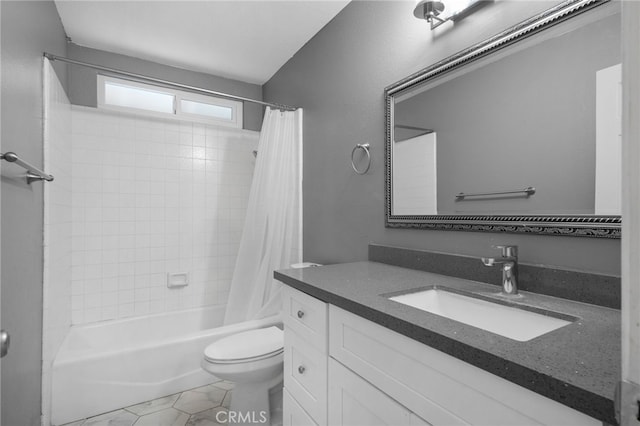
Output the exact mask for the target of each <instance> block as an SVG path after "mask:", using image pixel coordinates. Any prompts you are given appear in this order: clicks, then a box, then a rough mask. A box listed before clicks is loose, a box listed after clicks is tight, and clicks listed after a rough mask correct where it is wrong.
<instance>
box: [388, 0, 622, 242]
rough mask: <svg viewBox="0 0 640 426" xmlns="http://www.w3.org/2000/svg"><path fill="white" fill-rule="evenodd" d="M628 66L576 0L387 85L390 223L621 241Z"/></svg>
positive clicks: (592, 6)
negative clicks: (623, 76)
mask: <svg viewBox="0 0 640 426" xmlns="http://www.w3.org/2000/svg"><path fill="white" fill-rule="evenodd" d="M601 5H606V7H600V6H601ZM596 6H598V7H596ZM583 12H584V13H583ZM620 62H621V54H620V14H619V5H617V4H615V3H614V2H610V3H607V2H602V1H594V0H575V1H569V2H564V3H562V4H560V5H558V6H556V7H554V8H552V9H550V10H548V11H546V12H543V13H542V14H540V15H537V16H535V17H532V18H530V19H529V20H527V21H525V22H523V23H521V24H518V25H516V26H514V27H512V28H510V29H508V30H506V31H504V32H502V33H500V34H498V35H496V36H494V37H492V38H490V39H488V40H485V41H483V42H481V43H478V44H476V45H474V46H472V47H470V48H468V49H465V50H463V51H461V52H459V53H457V54H456V55H453V56H452V57H450V58H447V59H445V60H443V61H441V62H439V63H437V64H434V65H432V66H430V67H428V68H426V69H424V70H422V71H420V72H418V73H416V74H414V75H412V76H409V77H407V78H405V79H403V80H401V81H399V82H397V83H395V84H393V85H391V86H389V87H387V88H386V89H385V100H386V143H385V145H386V225H387V226H388V227H403V228H424V229H446V230H469V231H493V232H524V233H535V234H554V235H571V236H589V237H602V238H619V237H620V222H621V221H620V203H621V171H620V169H621V163H620V161H621V159H620V155H621V154H620V145H621V136H620V133H621V93H622V92H621V86H620Z"/></svg>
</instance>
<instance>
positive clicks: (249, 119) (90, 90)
mask: <svg viewBox="0 0 640 426" xmlns="http://www.w3.org/2000/svg"><path fill="white" fill-rule="evenodd" d="M68 50H69V58H71V59H75V60H77V61H82V62H88V63H91V64H96V65H101V66H104V67H109V68H115V69H119V70H122V71H127V72H131V73H135V74H141V75H145V76H148V77H153V78H158V79H162V80H168V81H172V82H176V83H181V84H186V85H190V86H197V87H202V88H204V89H209V90H214V91H217V92H223V93H229V94H231V95H236V96H242V97H245V98H251V99H256V100H262V88H261V87H260V86H259V85H256V84H250V83H245V82H242V81H238V80H231V79H228V78H223V77H217V76H214V75H210V74H204V73H200V72H195V71H188V70H184V69H181V68H175V67H171V66H168V65H163V64H158V63H156V62H150V61H146V60H142V59H138V58H134V57H131V56H125V55H119V54H116V53H110V52H105V51H102V50H96V49H90V48H88V47H82V46H78V45H76V44H73V43H70V44H69V47H68ZM203 54H206V53H205V52H203ZM97 74H98V71H96V70H93V69H91V68H87V67H81V66H75V65H74V66H71V67H69V91H68V94H69V98H70V99H71V103H72V104H74V105H84V106H91V107H95V106H96V103H97V85H96V84H97V83H96V75H97ZM262 115H263V108H262V107H261V106H260V105H257V104H253V103H246V102H245V103H244V123H243V127H244V128H245V129H248V130H256V131H260V127H261V126H262Z"/></svg>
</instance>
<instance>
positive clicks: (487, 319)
mask: <svg viewBox="0 0 640 426" xmlns="http://www.w3.org/2000/svg"><path fill="white" fill-rule="evenodd" d="M388 298H389V299H390V300H394V301H396V302H399V303H402V304H405V305H409V306H413V307H414V308H418V309H421V310H423V311H427V312H431V313H432V314H436V315H440V316H443V317H446V318H449V319H452V320H455V321H459V322H462V323H464V324H468V325H471V326H473V327H478V328H481V329H483V330H486V331H490V332H492V333H496V334H499V335H501V336H504V337H508V338H510V339H513V340H518V341H520V342H526V341H528V340H531V339H533V338H535V337H538V336H541V335H543V334H546V333H548V332H550V331H553V330H556V329H558V328H560V327H564V326H565V325H568V324H571V322H572V321H569V320H566V319H562V318H557V317H555V316H550V315H554V314H555V315H558V316H563V317H565V318H573V317H570V316H568V315H562V314H557V313H553V312H546V311H544V310H541V313H536V312H531V311H529V310H525V309H522V308H519V307H513V306H508V305H503V304H500V303H496V302H492V301H489V300H484V299H479V298H477V297H474V296H473V295H470V296H466V295H463V294H458V293H457V292H452V291H448V290H444V289H443V288H439V287H438V288H431V289H428V290H420V291H416V292H413V293H408V294H402V295H398V296H391V297H388ZM575 319H576V318H573V320H574V321H575Z"/></svg>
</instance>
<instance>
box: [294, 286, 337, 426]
mask: <svg viewBox="0 0 640 426" xmlns="http://www.w3.org/2000/svg"><path fill="white" fill-rule="evenodd" d="M283 290H284V293H283V295H284V298H283V317H284V318H283V322H284V396H283V398H284V415H283V425H284V426H287V425H289V426H301V425H326V424H327V368H328V364H327V361H328V356H329V350H328V322H329V320H328V315H329V310H328V305H327V304H326V303H324V302H321V301H320V300H318V299H316V298H313V297H311V296H308V295H307V294H305V293H302V292H300V291H297V290H294V289H292V288H290V287H286V286H285V287H284V289H283Z"/></svg>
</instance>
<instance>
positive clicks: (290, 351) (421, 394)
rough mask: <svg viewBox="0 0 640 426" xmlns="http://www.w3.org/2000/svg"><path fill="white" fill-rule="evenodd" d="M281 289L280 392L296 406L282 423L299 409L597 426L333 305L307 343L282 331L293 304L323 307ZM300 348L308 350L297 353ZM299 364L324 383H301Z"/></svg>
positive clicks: (418, 421) (442, 420) (328, 420)
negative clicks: (282, 370)
mask: <svg viewBox="0 0 640 426" xmlns="http://www.w3.org/2000/svg"><path fill="white" fill-rule="evenodd" d="M287 290H288V291H287V296H286V297H285V300H286V302H285V313H286V315H285V316H286V317H287V319H285V392H288V393H289V398H290V399H292V400H293V401H290V404H289V405H292V404H293V403H296V402H297V404H298V406H295V407H293V406H292V407H288V406H287V403H285V410H284V411H285V424H296V423H287V421H290V422H292V421H293V420H290V419H293V418H294V416H295V415H298V416H299V415H300V413H298V414H296V411H295V409H302V410H303V413H306V414H308V416H309V417H310V418H311V419H313V421H314V422H315V424H318V425H323V424H329V425H492V426H499V425H505V426H506V425H509V426H511V425H552V426H557V425H566V426H569V425H576V426H589V425H593V426H596V425H598V426H600V425H602V423H601V422H600V421H599V420H596V419H593V418H591V417H589V416H586V415H585V414H583V413H580V412H578V411H576V410H573V409H571V408H569V407H567V406H565V405H562V404H560V403H558V402H556V401H553V400H551V399H548V398H545V397H543V396H541V395H539V394H537V393H535V392H533V391H530V390H528V389H525V388H523V387H521V386H518V385H515V384H513V383H511V382H509V381H507V380H505V379H502V378H500V377H498V376H495V375H493V374H491V373H488V372H486V371H484V370H482V369H480V368H477V367H475V366H473V365H471V364H468V363H466V362H463V361H461V360H459V359H457V358H454V357H452V356H449V355H446V354H444V353H443V352H440V351H438V350H436V349H433V348H431V347H429V346H427V345H424V344H422V343H420V342H417V341H415V340H413V339H410V338H408V337H406V336H403V335H401V334H399V333H396V332H394V331H391V330H389V329H387V328H385V327H382V326H380V325H378V324H376V323H373V322H371V321H369V320H366V319H364V318H362V317H359V316H357V315H354V314H352V313H350V312H347V311H345V310H343V309H340V308H338V307H336V306H333V305H328V315H327V316H326V318H328V322H327V323H325V325H327V324H328V326H327V327H326V328H325V332H326V336H325V338H324V339H322V338H320V337H318V336H316V335H315V333H311V332H309V333H307V334H308V335H310V336H314V337H313V338H312V339H310V340H313V341H314V342H315V343H310V342H309V341H308V339H305V338H304V337H305V334H304V333H305V332H304V331H303V330H304V329H301V328H300V324H298V325H296V326H293V325H292V326H290V327H287V324H288V322H290V321H297V320H295V318H296V317H297V312H293V311H294V310H295V309H296V308H295V307H296V306H298V305H296V303H300V304H303V303H304V304H306V306H315V307H316V308H314V309H316V310H318V309H319V310H322V309H321V306H324V307H325V309H327V305H326V304H324V303H323V302H321V301H319V300H316V299H314V298H310V297H309V296H308V295H306V294H303V293H301V292H298V291H296V290H292V289H287ZM311 301H315V302H317V303H316V304H314V303H311ZM287 310H288V311H287ZM292 312H293V313H294V315H291V313H292ZM305 315H306V313H305ZM314 315H318V316H319V314H317V313H316V314H314ZM290 316H292V318H291V319H289V317H290ZM303 317H304V315H303ZM316 319H319V318H317V317H316ZM294 324H295V323H294ZM318 330H319V327H315V331H318ZM327 341H328V346H327ZM321 342H322V343H324V346H323V347H321V346H322V345H319V343H321ZM288 345H290V347H288ZM304 345H307V346H309V347H307V348H302V346H304ZM298 346H300V348H298ZM327 347H328V351H327ZM314 356H315V357H317V358H313V357H314ZM321 356H324V362H323V361H322V360H321V359H320V357H321ZM304 357H306V358H304ZM310 358H313V362H310ZM305 363H308V364H305ZM299 365H310V366H313V367H312V368H314V369H316V370H317V375H316V376H314V380H318V381H321V380H323V378H324V380H325V382H324V384H323V385H322V384H319V383H316V382H315V381H314V382H313V384H312V385H307V384H305V382H304V380H301V378H300V377H299V375H297V373H296V372H297V370H296V368H297V367H298V366H299ZM305 372H306V370H305ZM308 388H312V389H313V390H309V389H308ZM323 391H324V392H325V394H324V395H322V394H321V393H322V392H323ZM311 394H312V395H313V397H310V395H311ZM285 395H286V393H285ZM294 408H295V409H294ZM299 424H303V420H300V423H299Z"/></svg>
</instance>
